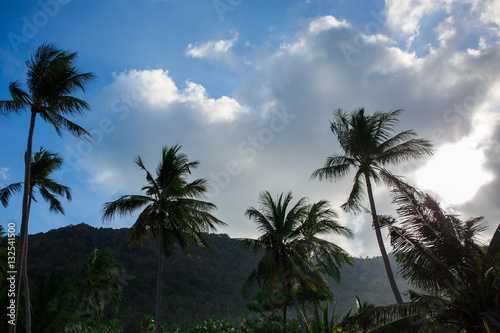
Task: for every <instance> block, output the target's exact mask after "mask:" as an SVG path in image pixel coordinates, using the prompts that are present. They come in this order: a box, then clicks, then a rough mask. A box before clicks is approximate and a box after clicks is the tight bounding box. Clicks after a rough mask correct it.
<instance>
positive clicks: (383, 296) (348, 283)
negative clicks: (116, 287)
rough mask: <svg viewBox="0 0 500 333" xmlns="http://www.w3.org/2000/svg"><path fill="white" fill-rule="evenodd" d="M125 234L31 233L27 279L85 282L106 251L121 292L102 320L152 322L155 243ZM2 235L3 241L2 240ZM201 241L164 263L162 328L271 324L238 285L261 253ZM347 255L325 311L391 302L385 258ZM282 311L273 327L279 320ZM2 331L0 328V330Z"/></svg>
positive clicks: (131, 327) (127, 325) (131, 325)
mask: <svg viewBox="0 0 500 333" xmlns="http://www.w3.org/2000/svg"><path fill="white" fill-rule="evenodd" d="M127 236H128V229H111V228H94V227H91V226H89V225H86V224H83V223H81V224H77V225H71V226H67V227H64V228H60V229H55V230H51V231H48V232H45V233H39V234H34V235H30V260H29V262H28V272H30V281H31V283H32V284H33V281H34V280H35V279H36V278H37V275H40V274H43V275H44V274H47V275H50V274H51V272H52V270H53V269H55V268H59V269H64V270H65V271H66V273H67V274H69V276H71V277H72V278H73V279H74V280H83V277H84V273H83V267H84V265H86V264H87V263H88V261H89V258H90V254H91V253H93V252H94V251H95V249H96V248H97V249H103V250H104V249H109V250H110V251H111V252H112V254H113V257H114V258H115V260H116V262H117V263H119V264H121V265H122V267H123V268H122V269H121V270H120V273H119V274H118V276H117V278H116V280H117V281H118V282H120V284H121V285H122V288H123V289H122V292H121V294H122V297H121V301H120V302H119V304H118V312H115V308H114V305H111V306H110V307H109V308H108V309H107V310H108V311H107V312H106V314H105V316H104V321H109V320H111V319H113V318H116V319H118V320H119V323H120V326H122V327H123V328H124V332H125V333H127V332H130V333H135V332H139V327H140V325H141V322H142V321H143V318H144V317H145V316H147V315H150V316H152V317H151V319H153V322H154V313H155V312H154V311H155V304H154V303H155V302H154V295H155V291H156V289H155V283H156V272H157V268H158V260H157V257H158V246H157V244H156V242H155V241H154V239H152V238H149V239H145V240H144V242H143V245H142V246H140V244H135V245H133V246H132V247H129V246H128V245H127V244H126V240H127ZM3 240H4V242H5V238H4V239H3ZM205 240H206V242H207V244H208V246H209V247H210V248H211V249H212V250H213V251H204V250H202V249H200V248H198V247H197V246H193V247H191V248H190V253H191V255H190V256H189V255H186V254H185V252H184V251H176V253H175V254H173V255H172V256H171V257H170V258H169V259H168V260H167V261H166V265H165V266H166V268H167V269H166V270H165V272H164V276H163V295H164V297H165V298H166V299H168V302H166V303H164V306H163V307H162V316H163V317H162V323H163V324H162V325H163V326H164V327H167V328H170V327H172V325H178V327H179V328H180V329H181V331H187V330H189V329H190V328H192V327H194V326H196V325H198V324H201V323H203V322H204V321H206V320H209V319H210V318H211V317H214V318H219V319H221V320H222V319H225V320H227V321H228V322H229V323H231V324H232V325H234V326H235V327H238V328H239V326H240V324H241V323H243V322H245V318H249V320H248V322H249V324H250V323H252V322H254V323H259V325H264V323H263V322H261V321H259V318H261V317H262V316H263V317H265V320H269V321H271V319H267V317H269V316H271V314H272V312H270V311H263V312H262V316H261V314H260V313H259V312H257V311H254V310H250V309H248V308H247V307H246V306H245V304H246V303H247V304H251V303H253V302H255V300H254V301H250V302H249V301H245V300H244V298H243V297H242V294H241V287H242V285H243V283H244V282H245V280H246V279H247V277H248V276H249V274H250V272H251V271H252V270H253V269H254V267H255V266H256V264H257V262H258V261H259V258H260V257H259V255H256V254H254V253H253V252H251V251H246V250H244V249H242V248H241V247H240V246H239V245H238V244H237V242H236V241H234V240H232V239H231V238H229V236H227V235H224V234H208V235H206V237H205ZM352 260H353V266H350V265H345V266H343V268H342V281H341V282H340V284H336V283H335V282H334V281H333V280H332V279H331V278H327V281H328V285H329V286H330V289H331V291H332V293H333V295H334V299H335V304H334V305H330V306H329V307H330V311H331V310H332V309H334V308H335V313H336V314H338V315H341V316H343V315H345V314H346V313H347V312H348V311H349V309H351V308H356V299H355V297H354V295H359V296H360V298H361V299H364V300H368V301H370V302H372V303H374V304H376V305H383V304H390V303H391V302H392V299H393V297H392V294H391V289H390V286H389V284H388V283H387V278H386V277H385V270H384V267H383V261H382V258H380V257H376V258H364V259H361V258H353V259H352ZM2 263H6V261H3V262H2ZM392 263H393V264H395V262H394V261H392ZM2 282H3V283H4V282H5V280H3V281H2ZM397 282H398V285H399V286H400V288H401V289H402V290H406V289H408V287H409V285H408V284H406V283H405V281H404V280H403V279H402V278H401V277H397ZM2 287H5V284H4V285H3V286H2ZM2 304H3V303H2ZM321 305H322V306H323V305H324V302H322V303H321ZM0 306H3V305H0ZM21 310H22V311H23V309H21ZM81 310H82V311H84V312H86V311H87V308H86V307H81ZM289 312H290V311H289ZM279 313H280V314H279V315H278V316H277V318H278V319H279V320H278V322H276V321H275V323H276V325H282V323H281V322H282V315H281V312H279ZM320 313H321V310H320ZM306 315H307V317H308V319H313V318H314V317H315V314H314V313H313V310H312V309H307V313H306ZM271 322H272V321H271ZM287 323H288V324H290V325H292V326H294V325H295V326H296V327H297V328H298V322H297V320H292V319H291V318H289V320H288V321H287ZM0 331H3V330H2V329H1V328H0Z"/></svg>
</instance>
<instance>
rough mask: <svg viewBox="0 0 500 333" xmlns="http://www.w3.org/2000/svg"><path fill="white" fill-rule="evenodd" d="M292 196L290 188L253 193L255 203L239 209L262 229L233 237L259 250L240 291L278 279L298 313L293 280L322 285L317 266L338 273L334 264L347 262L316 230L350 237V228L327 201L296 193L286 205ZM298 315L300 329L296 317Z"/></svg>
mask: <svg viewBox="0 0 500 333" xmlns="http://www.w3.org/2000/svg"><path fill="white" fill-rule="evenodd" d="M292 198H293V197H292V194H291V193H290V192H289V193H287V194H286V195H284V194H283V193H282V194H281V195H280V196H279V197H278V198H277V200H274V199H273V198H272V196H271V194H270V193H269V192H267V191H265V192H262V193H261V194H260V196H259V203H260V205H261V208H260V209H256V208H254V207H251V208H249V209H248V210H247V211H246V213H245V215H247V216H248V217H249V218H250V219H252V220H254V221H255V222H256V223H257V225H258V229H259V231H261V233H262V235H261V236H260V237H259V238H258V239H238V242H239V243H240V244H241V245H242V246H243V247H245V248H248V249H252V250H253V251H255V252H256V253H259V252H263V254H262V257H261V259H260V260H259V262H258V263H257V267H256V268H255V269H254V270H253V271H252V272H251V273H250V275H249V277H248V278H247V280H246V281H245V283H244V284H243V288H242V291H243V294H244V295H248V293H249V291H250V290H251V287H252V286H253V285H255V284H256V283H257V284H259V286H260V287H261V288H262V289H267V288H269V289H271V290H273V289H274V288H275V286H276V285H277V284H278V283H281V286H282V287H283V288H285V289H286V290H287V292H288V293H289V294H290V295H291V296H292V299H293V301H294V307H295V310H296V311H297V313H299V309H298V305H297V300H296V296H295V292H294V291H293V284H294V283H302V284H304V285H308V286H312V289H320V290H326V291H328V290H329V288H328V285H327V284H326V281H325V279H324V278H323V277H322V276H321V274H319V273H320V271H321V272H324V273H327V274H328V275H331V276H332V277H334V278H335V279H339V278H340V267H341V266H342V265H343V264H345V263H350V257H349V255H348V254H347V252H345V251H344V250H343V249H341V248H340V247H339V246H337V245H335V244H334V243H332V242H329V241H327V240H325V239H322V238H320V237H319V236H328V235H332V234H337V235H343V236H347V237H352V233H351V231H350V230H349V229H347V228H345V227H343V226H341V225H339V224H338V222H337V221H336V217H337V215H336V213H335V212H334V211H333V210H332V209H331V208H330V207H329V205H328V202H327V201H325V200H322V201H320V202H318V203H315V204H313V205H311V206H309V205H307V204H306V198H302V199H300V200H299V201H298V202H297V203H296V204H295V205H294V206H293V207H291V208H289V206H290V205H291V200H292ZM285 310H286V309H284V311H285ZM299 319H300V323H301V327H302V330H304V326H303V323H302V318H299Z"/></svg>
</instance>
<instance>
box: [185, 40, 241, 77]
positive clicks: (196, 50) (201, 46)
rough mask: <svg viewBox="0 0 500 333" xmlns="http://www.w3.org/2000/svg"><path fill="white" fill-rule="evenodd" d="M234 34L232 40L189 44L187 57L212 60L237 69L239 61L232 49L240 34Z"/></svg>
mask: <svg viewBox="0 0 500 333" xmlns="http://www.w3.org/2000/svg"><path fill="white" fill-rule="evenodd" d="M233 34H234V37H233V38H231V39H221V40H212V41H206V42H203V43H195V44H189V45H188V46H187V48H186V51H185V52H186V55H187V56H189V57H192V58H199V59H208V60H212V61H215V62H217V63H223V64H226V65H227V66H229V67H230V68H235V67H236V66H237V65H238V59H237V57H236V55H235V54H234V53H233V52H232V50H231V49H232V48H233V46H234V44H235V43H236V42H237V41H238V33H237V32H234V33H233Z"/></svg>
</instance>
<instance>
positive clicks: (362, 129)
mask: <svg viewBox="0 0 500 333" xmlns="http://www.w3.org/2000/svg"><path fill="white" fill-rule="evenodd" d="M401 112H402V110H396V111H391V112H376V113H374V114H372V115H367V114H365V110H364V108H360V109H357V110H353V111H352V112H351V113H346V112H344V111H342V110H341V109H338V110H337V111H336V112H335V113H334V119H333V121H331V122H330V129H331V130H332V132H333V134H334V135H335V136H336V137H337V140H338V142H339V144H340V148H341V149H342V150H343V153H344V154H343V155H342V154H333V155H331V156H329V157H328V158H327V159H326V163H325V165H324V167H323V168H320V169H317V170H316V171H314V173H313V174H312V176H311V178H318V179H320V180H323V179H326V180H339V179H342V178H343V177H344V176H346V175H347V174H348V173H349V171H350V170H351V169H356V175H355V176H354V184H353V187H352V190H351V193H350V195H349V198H348V199H347V202H346V203H344V204H343V205H342V208H343V209H344V210H345V211H351V212H359V211H360V208H361V203H362V201H363V194H362V193H363V191H364V187H365V186H366V191H367V194H368V200H369V202H370V210H371V215H372V220H373V227H374V229H375V234H376V237H377V242H378V245H379V248H380V253H381V254H382V257H383V260H384V264H385V269H386V272H387V277H388V278H389V283H390V286H391V288H392V291H393V293H394V296H395V298H396V301H397V302H398V303H402V302H403V299H402V297H401V294H400V292H399V290H398V287H397V285H396V281H395V279H394V274H393V272H392V268H391V265H390V263H389V257H388V255H387V251H386V249H385V246H384V241H383V238H382V233H381V231H380V225H379V223H378V220H377V211H376V209H375V201H374V199H373V190H372V183H371V182H372V180H373V181H374V182H375V183H376V184H378V183H380V181H381V177H380V172H381V171H383V170H385V168H386V167H387V166H389V165H394V164H398V163H401V162H403V161H406V160H409V159H414V158H422V157H424V156H425V155H428V154H431V153H432V145H431V143H430V142H429V141H428V140H424V139H417V138H415V137H416V133H415V132H414V131H412V130H406V131H403V132H400V133H397V134H394V131H395V125H396V124H397V122H398V116H399V115H400V114H401Z"/></svg>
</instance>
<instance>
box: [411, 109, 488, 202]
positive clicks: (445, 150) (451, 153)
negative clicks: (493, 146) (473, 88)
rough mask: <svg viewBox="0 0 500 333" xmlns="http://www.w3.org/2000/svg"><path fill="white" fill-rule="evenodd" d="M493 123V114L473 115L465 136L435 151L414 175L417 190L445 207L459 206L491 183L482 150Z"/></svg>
mask: <svg viewBox="0 0 500 333" xmlns="http://www.w3.org/2000/svg"><path fill="white" fill-rule="evenodd" d="M494 119H495V117H494V114H490V115H489V116H488V115H487V114H481V115H477V116H476V118H475V128H474V130H473V132H472V133H471V134H470V135H469V136H467V137H465V138H463V139H461V140H460V141H458V142H456V143H453V144H445V145H443V146H441V147H439V149H438V150H437V151H436V152H435V154H434V156H432V157H431V158H430V160H429V162H428V163H427V164H426V165H425V166H424V167H422V168H421V169H419V170H418V171H417V172H416V174H415V178H416V183H417V187H419V188H421V189H424V190H430V191H433V192H435V193H437V194H438V195H439V196H440V199H442V200H443V201H444V202H445V203H446V204H462V203H465V202H467V201H470V200H471V199H473V198H474V196H475V195H476V193H477V191H478V190H479V188H480V187H481V186H483V185H485V184H487V183H489V182H490V181H492V180H493V179H494V176H493V174H492V173H491V172H490V171H489V170H487V169H485V164H486V156H485V153H484V147H482V144H483V143H484V142H485V141H487V140H488V139H489V137H490V135H491V132H492V129H493V128H492V125H493V124H494Z"/></svg>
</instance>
